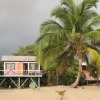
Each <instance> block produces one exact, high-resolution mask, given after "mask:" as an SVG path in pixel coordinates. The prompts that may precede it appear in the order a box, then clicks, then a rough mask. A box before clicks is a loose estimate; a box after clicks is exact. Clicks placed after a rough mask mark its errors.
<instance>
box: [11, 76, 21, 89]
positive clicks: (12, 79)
mask: <svg viewBox="0 0 100 100" xmlns="http://www.w3.org/2000/svg"><path fill="white" fill-rule="evenodd" d="M10 80H11V81H12V82H13V84H14V85H15V86H16V87H17V88H19V87H18V85H17V84H16V83H15V81H14V80H13V79H12V78H10Z"/></svg>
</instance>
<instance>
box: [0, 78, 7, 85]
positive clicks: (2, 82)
mask: <svg viewBox="0 0 100 100" xmlns="http://www.w3.org/2000/svg"><path fill="white" fill-rule="evenodd" d="M5 80H6V78H4V79H3V80H2V81H1V83H0V86H1V85H2V84H3V83H4V81H5Z"/></svg>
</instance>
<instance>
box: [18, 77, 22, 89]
mask: <svg viewBox="0 0 100 100" xmlns="http://www.w3.org/2000/svg"><path fill="white" fill-rule="evenodd" d="M20 88H21V86H20V77H18V89H20Z"/></svg>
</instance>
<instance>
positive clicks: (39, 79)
mask: <svg viewBox="0 0 100 100" xmlns="http://www.w3.org/2000/svg"><path fill="white" fill-rule="evenodd" d="M38 87H40V77H38Z"/></svg>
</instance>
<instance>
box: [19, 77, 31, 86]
mask: <svg viewBox="0 0 100 100" xmlns="http://www.w3.org/2000/svg"><path fill="white" fill-rule="evenodd" d="M28 79H29V78H26V79H25V81H24V82H23V83H22V85H21V86H20V87H22V86H23V85H24V84H25V83H26V82H27V80H28Z"/></svg>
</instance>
